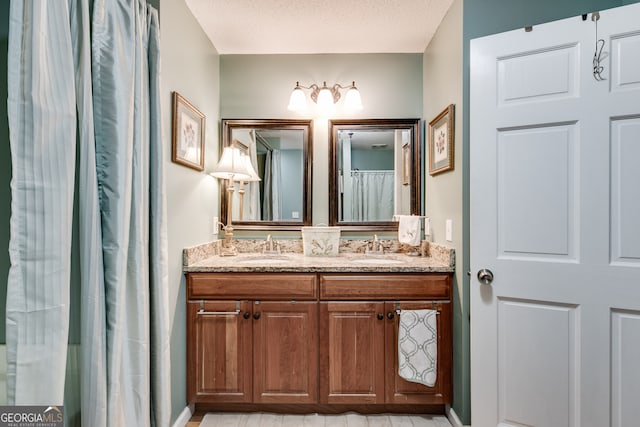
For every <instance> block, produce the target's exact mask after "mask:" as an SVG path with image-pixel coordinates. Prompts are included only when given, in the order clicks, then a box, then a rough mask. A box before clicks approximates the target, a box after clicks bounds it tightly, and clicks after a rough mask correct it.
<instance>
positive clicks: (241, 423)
mask: <svg viewBox="0 0 640 427" xmlns="http://www.w3.org/2000/svg"><path fill="white" fill-rule="evenodd" d="M187 426H188V427H196V426H198V424H196V421H193V420H192V421H191V422H189V424H188V425H187ZM254 426H255V427H451V424H450V423H449V420H447V417H445V416H444V415H396V414H394V415H385V414H382V415H360V414H355V413H347V414H340V415H318V414H309V415H282V414H271V413H246V414H245V413H209V414H206V415H204V417H202V420H201V421H200V424H199V427H254Z"/></svg>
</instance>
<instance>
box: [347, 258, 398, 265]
mask: <svg viewBox="0 0 640 427" xmlns="http://www.w3.org/2000/svg"><path fill="white" fill-rule="evenodd" d="M351 262H354V263H356V264H378V265H388V264H404V261H400V260H399V259H394V258H358V259H354V260H353V261H351Z"/></svg>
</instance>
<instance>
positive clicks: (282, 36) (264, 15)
mask: <svg viewBox="0 0 640 427" xmlns="http://www.w3.org/2000/svg"><path fill="white" fill-rule="evenodd" d="M452 2H453V0H186V3H187V5H188V7H189V8H190V9H191V12H192V13H193V15H194V16H195V17H196V19H197V20H198V22H199V23H200V25H201V26H202V28H204V31H205V33H206V34H207V36H208V37H209V39H210V40H211V42H212V43H213V45H214V46H215V47H216V49H217V50H218V53H220V54H278V53H297V54H304V53H392V52H404V53H407V52H414V53H417V52H419V53H422V52H424V50H425V48H426V47H427V45H428V43H429V41H430V40H431V37H433V34H434V33H435V31H436V29H437V28H438V25H440V22H441V21H442V18H443V17H444V15H445V14H446V12H447V10H448V9H449V7H450V6H451V3H452Z"/></svg>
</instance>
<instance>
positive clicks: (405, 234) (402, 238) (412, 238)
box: [398, 215, 423, 246]
mask: <svg viewBox="0 0 640 427" xmlns="http://www.w3.org/2000/svg"><path fill="white" fill-rule="evenodd" d="M421 218H423V217H421V216H417V215H398V221H399V222H398V241H399V242H400V243H406V244H407V245H411V246H418V245H420V219H421Z"/></svg>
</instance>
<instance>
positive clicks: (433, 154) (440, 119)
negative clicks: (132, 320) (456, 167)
mask: <svg viewBox="0 0 640 427" xmlns="http://www.w3.org/2000/svg"><path fill="white" fill-rule="evenodd" d="M454 113H455V110H454V105H453V104H451V105H449V106H448V107H447V108H445V109H444V110H443V111H442V112H441V113H440V114H438V115H437V116H436V117H435V118H434V119H433V120H431V121H430V122H429V132H428V134H429V175H431V176H433V175H437V174H439V173H441V172H445V171H449V170H453V164H454V163H453V153H454V141H455V138H454V129H455V128H454V123H453V122H454Z"/></svg>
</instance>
